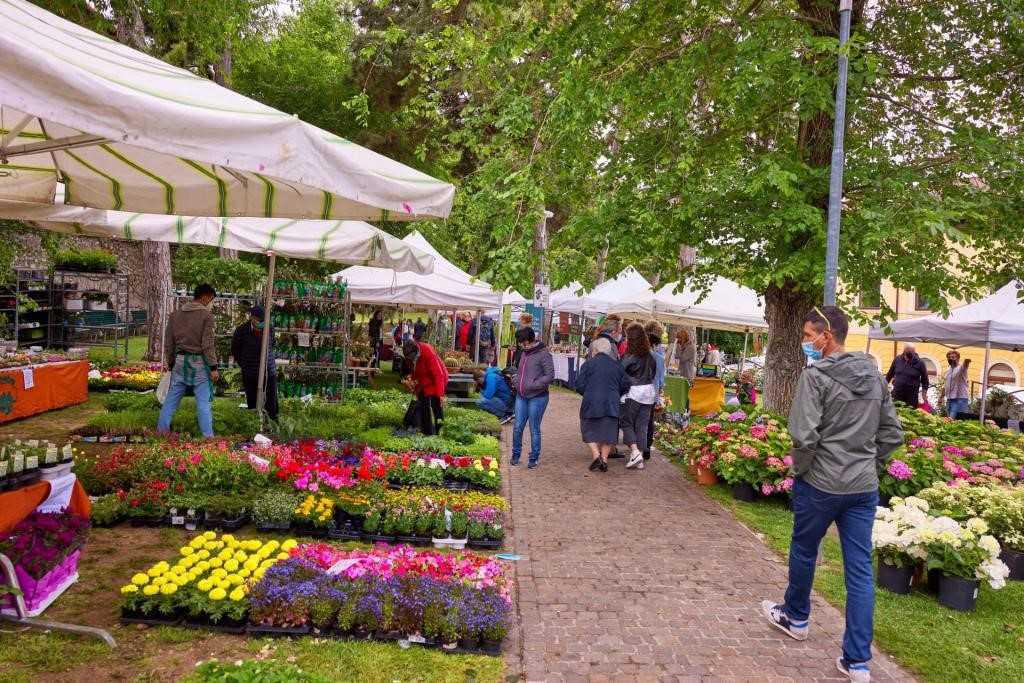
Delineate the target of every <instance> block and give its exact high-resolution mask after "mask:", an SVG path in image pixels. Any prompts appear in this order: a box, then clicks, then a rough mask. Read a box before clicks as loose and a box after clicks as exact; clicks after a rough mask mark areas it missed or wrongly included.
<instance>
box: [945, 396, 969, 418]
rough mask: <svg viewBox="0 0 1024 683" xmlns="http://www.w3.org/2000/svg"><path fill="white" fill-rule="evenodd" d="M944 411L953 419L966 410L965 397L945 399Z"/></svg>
mask: <svg viewBox="0 0 1024 683" xmlns="http://www.w3.org/2000/svg"><path fill="white" fill-rule="evenodd" d="M946 412H947V413H948V414H949V416H950V417H951V418H953V419H954V420H955V419H956V416H957V415H959V414H960V413H966V412H967V399H966V398H950V399H947V400H946Z"/></svg>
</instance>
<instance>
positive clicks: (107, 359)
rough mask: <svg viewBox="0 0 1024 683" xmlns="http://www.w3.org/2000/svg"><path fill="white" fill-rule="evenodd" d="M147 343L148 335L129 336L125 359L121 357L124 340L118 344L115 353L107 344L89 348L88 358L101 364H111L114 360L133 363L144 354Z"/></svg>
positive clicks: (139, 359)
mask: <svg viewBox="0 0 1024 683" xmlns="http://www.w3.org/2000/svg"><path fill="white" fill-rule="evenodd" d="M148 344H149V337H129V338H128V357H127V360H125V358H122V357H121V356H123V355H124V342H122V343H121V344H119V345H118V348H117V352H118V353H117V354H115V353H114V349H112V348H110V347H107V346H98V347H96V348H91V349H89V360H90V361H92V362H93V363H101V364H111V363H115V362H117V363H124V362H129V363H135V362H138V361H141V360H142V356H143V355H145V353H146V347H147V345H148Z"/></svg>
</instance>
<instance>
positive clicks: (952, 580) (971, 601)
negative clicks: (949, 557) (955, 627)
mask: <svg viewBox="0 0 1024 683" xmlns="http://www.w3.org/2000/svg"><path fill="white" fill-rule="evenodd" d="M978 585H979V581H978V580H977V579H962V578H960V577H959V576H946V575H945V574H943V575H942V578H940V579H939V604H940V605H945V606H946V607H949V608H950V609H955V610H957V611H960V612H973V611H974V605H975V604H976V603H977V602H978Z"/></svg>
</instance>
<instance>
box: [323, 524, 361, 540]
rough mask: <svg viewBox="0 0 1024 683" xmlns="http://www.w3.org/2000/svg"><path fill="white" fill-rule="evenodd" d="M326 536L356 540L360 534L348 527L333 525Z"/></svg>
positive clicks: (335, 538)
mask: <svg viewBox="0 0 1024 683" xmlns="http://www.w3.org/2000/svg"><path fill="white" fill-rule="evenodd" d="M327 536H328V538H332V539H334V540H336V541H358V540H359V539H360V538H362V534H360V533H359V532H358V531H355V530H354V529H352V528H350V527H334V528H333V529H331V530H330V531H329V532H328V534H327Z"/></svg>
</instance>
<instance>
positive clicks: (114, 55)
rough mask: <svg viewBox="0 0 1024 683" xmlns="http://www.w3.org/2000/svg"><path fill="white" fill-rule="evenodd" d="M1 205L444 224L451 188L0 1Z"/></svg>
mask: <svg viewBox="0 0 1024 683" xmlns="http://www.w3.org/2000/svg"><path fill="white" fill-rule="evenodd" d="M0 27H2V30H0V162H4V165H3V166H2V169H3V173H0V198H3V199H14V200H22V201H33V202H40V203H53V202H54V201H55V196H56V188H57V183H58V181H63V182H64V184H65V185H66V186H67V193H66V197H65V202H66V203H68V204H76V205H80V206H88V207H93V208H100V209H112V210H124V211H131V212H141V213H166V214H178V215H187V216H286V217H292V218H319V219H325V220H329V219H366V220H381V219H390V220H413V219H417V218H423V217H432V216H434V217H445V216H447V215H448V213H449V211H450V210H451V205H452V199H453V197H454V188H453V187H452V186H451V185H450V184H448V183H443V182H441V181H438V180H435V179H434V178H431V177H430V176H428V175H425V174H423V173H421V172H419V171H416V170H414V169H411V168H409V167H407V166H405V165H403V164H400V163H398V162H396V161H392V160H390V159H388V158H386V157H384V156H381V155H379V154H377V153H375V152H372V151H370V150H368V149H365V148H363V147H360V146H359V145H356V144H353V143H351V142H349V141H348V140H345V139H343V138H340V137H338V136H336V135H333V134H331V133H328V132H326V131H323V130H320V129H319V128H316V127H314V126H311V125H309V124H307V123H303V122H302V121H300V120H299V119H298V118H296V117H294V116H292V115H289V114H286V113H284V112H280V111H277V110H276V109H273V108H272V107H268V106H266V105H264V104H260V103H259V102H256V101H255V100H251V99H249V98H247V97H245V96H243V95H240V94H238V93H235V92H233V91H231V90H228V89H227V88H223V87H221V86H219V85H217V84H216V83H214V82H213V81H210V80H208V79H206V78H203V77H201V76H197V75H196V74H193V73H191V72H189V71H186V70H184V69H180V68H177V67H174V66H171V65H169V64H167V63H165V62H162V61H160V60H158V59H156V58H155V57H152V56H150V55H147V54H145V53H142V52H139V51H137V50H133V49H131V48H129V47H127V46H125V45H122V44H120V43H118V42H116V41H114V40H111V39H109V38H106V37H104V36H101V35H99V34H96V33H93V32H92V31H89V30H88V29H85V28H82V27H80V26H78V25H76V24H73V23H71V22H69V21H65V20H64V19H61V18H59V17H57V16H55V15H53V14H51V13H49V12H47V11H45V10H43V9H40V8H39V7H37V6H35V5H33V4H31V3H29V2H26V1H25V0H2V2H0Z"/></svg>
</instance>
